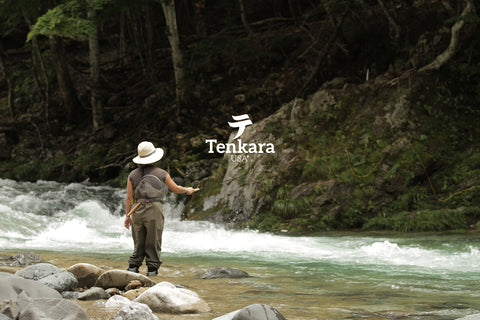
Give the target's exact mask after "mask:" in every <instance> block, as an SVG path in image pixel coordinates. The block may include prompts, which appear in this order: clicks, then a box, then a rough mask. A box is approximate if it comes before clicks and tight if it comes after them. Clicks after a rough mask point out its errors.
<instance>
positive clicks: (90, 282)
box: [67, 263, 103, 288]
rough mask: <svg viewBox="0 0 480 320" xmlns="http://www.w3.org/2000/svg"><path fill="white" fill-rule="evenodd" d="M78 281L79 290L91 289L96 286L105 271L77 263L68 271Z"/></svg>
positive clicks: (90, 265) (91, 265)
mask: <svg viewBox="0 0 480 320" xmlns="http://www.w3.org/2000/svg"><path fill="white" fill-rule="evenodd" d="M67 271H69V272H71V273H72V274H73V275H74V276H75V278H77V281H78V287H79V288H91V287H93V286H94V285H95V282H96V281H97V279H98V277H100V275H101V274H102V273H103V270H102V269H100V268H99V267H97V266H94V265H93V264H89V263H77V264H74V265H73V266H71V267H70V268H68V269H67Z"/></svg>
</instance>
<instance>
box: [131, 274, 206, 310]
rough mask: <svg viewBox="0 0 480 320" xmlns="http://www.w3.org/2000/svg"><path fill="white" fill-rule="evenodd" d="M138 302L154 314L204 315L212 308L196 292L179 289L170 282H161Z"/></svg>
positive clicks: (146, 292) (137, 300)
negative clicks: (146, 306)
mask: <svg viewBox="0 0 480 320" xmlns="http://www.w3.org/2000/svg"><path fill="white" fill-rule="evenodd" d="M135 301H136V302H140V303H145V304H146V305H148V306H149V307H150V308H151V309H152V310H153V312H164V313H204V312H209V311H210V307H209V306H208V304H207V303H206V302H205V301H204V300H203V299H201V298H200V297H199V296H198V295H197V294H196V293H195V292H193V291H191V290H188V289H185V288H177V287H176V286H175V285H174V284H172V283H170V282H166V281H164V282H160V283H159V284H157V285H155V286H153V287H151V288H150V289H148V290H147V291H145V292H144V293H142V294H141V295H140V296H139V297H138V298H137V299H135Z"/></svg>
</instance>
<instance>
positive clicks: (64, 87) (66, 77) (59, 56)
mask: <svg viewBox="0 0 480 320" xmlns="http://www.w3.org/2000/svg"><path fill="white" fill-rule="evenodd" d="M49 44H50V50H51V52H52V60H53V65H54V66H55V72H56V74H57V81H58V87H59V89H60V94H61V95H62V99H63V104H64V108H65V116H66V119H67V122H69V123H71V122H72V121H73V118H74V113H75V112H77V111H78V110H80V102H79V101H78V97H77V93H76V91H75V88H74V86H73V82H72V79H71V77H70V72H69V66H68V63H67V61H66V60H65V54H64V48H63V42H62V40H61V39H59V38H57V37H55V36H52V37H50V38H49Z"/></svg>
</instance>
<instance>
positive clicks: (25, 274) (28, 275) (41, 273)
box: [15, 263, 62, 280]
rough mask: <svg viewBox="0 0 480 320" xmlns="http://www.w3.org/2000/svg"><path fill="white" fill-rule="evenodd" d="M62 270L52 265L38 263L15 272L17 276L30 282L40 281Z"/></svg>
mask: <svg viewBox="0 0 480 320" xmlns="http://www.w3.org/2000/svg"><path fill="white" fill-rule="evenodd" d="M60 272H62V270H61V269H60V268H58V267H57V266H54V265H53V264H51V263H38V264H34V265H31V266H28V267H25V268H23V269H21V270H18V271H17V272H15V275H17V276H19V277H22V278H24V279H29V280H40V279H42V278H45V277H47V276H50V275H52V274H56V273H60Z"/></svg>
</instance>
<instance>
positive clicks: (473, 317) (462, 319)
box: [456, 313, 480, 320]
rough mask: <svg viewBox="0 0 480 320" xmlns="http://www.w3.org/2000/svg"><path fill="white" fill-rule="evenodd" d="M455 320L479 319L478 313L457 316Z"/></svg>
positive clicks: (479, 314)
mask: <svg viewBox="0 0 480 320" xmlns="http://www.w3.org/2000/svg"><path fill="white" fill-rule="evenodd" d="M456 320H480V313H475V314H471V315H468V316H466V317H462V318H458V319H456Z"/></svg>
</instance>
